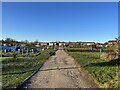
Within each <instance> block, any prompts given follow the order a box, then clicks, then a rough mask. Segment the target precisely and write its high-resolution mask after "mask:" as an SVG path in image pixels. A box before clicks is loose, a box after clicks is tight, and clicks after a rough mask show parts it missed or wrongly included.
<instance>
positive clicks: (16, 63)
mask: <svg viewBox="0 0 120 90" xmlns="http://www.w3.org/2000/svg"><path fill="white" fill-rule="evenodd" d="M52 52H54V50H52V49H48V50H45V51H42V52H41V53H36V54H34V53H33V54H32V53H31V55H30V56H29V55H28V56H27V57H17V58H13V57H9V58H4V59H2V60H0V62H2V83H3V88H13V87H16V86H17V85H18V84H20V83H21V82H22V81H23V80H24V79H25V78H27V77H28V76H29V75H31V74H32V73H33V72H34V71H35V70H36V69H37V68H38V67H39V66H40V65H42V64H43V63H44V61H45V60H47V59H48V58H49V57H50V53H52ZM31 56H32V57H31Z"/></svg>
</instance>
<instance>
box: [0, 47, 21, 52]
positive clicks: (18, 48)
mask: <svg viewBox="0 0 120 90" xmlns="http://www.w3.org/2000/svg"><path fill="white" fill-rule="evenodd" d="M0 50H3V51H5V52H11V51H20V52H21V51H22V49H21V48H20V47H18V46H0Z"/></svg>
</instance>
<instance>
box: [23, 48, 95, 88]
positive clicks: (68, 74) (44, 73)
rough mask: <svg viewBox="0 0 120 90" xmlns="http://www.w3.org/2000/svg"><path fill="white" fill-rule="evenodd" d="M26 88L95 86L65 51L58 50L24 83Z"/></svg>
mask: <svg viewBox="0 0 120 90" xmlns="http://www.w3.org/2000/svg"><path fill="white" fill-rule="evenodd" d="M25 87H26V88H96V87H97V85H96V84H94V82H93V81H92V80H91V79H90V78H89V77H88V75H87V74H85V73H84V72H83V71H82V70H81V68H80V67H79V66H78V65H76V64H75V62H74V59H73V58H71V57H70V56H69V55H68V54H67V53H66V52H65V51H63V50H58V51H57V52H56V55H55V56H52V57H50V58H49V59H48V60H47V61H46V62H45V64H44V65H43V67H42V68H41V69H40V70H39V71H38V73H37V74H35V75H34V76H33V77H32V78H31V79H30V80H29V81H28V82H27V83H26V85H25Z"/></svg>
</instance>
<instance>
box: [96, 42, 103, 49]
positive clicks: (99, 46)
mask: <svg viewBox="0 0 120 90" xmlns="http://www.w3.org/2000/svg"><path fill="white" fill-rule="evenodd" d="M103 45H104V44H102V43H96V48H102V47H103Z"/></svg>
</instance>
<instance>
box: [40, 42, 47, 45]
mask: <svg viewBox="0 0 120 90" xmlns="http://www.w3.org/2000/svg"><path fill="white" fill-rule="evenodd" d="M40 45H41V46H47V45H49V43H47V42H41V43H40Z"/></svg>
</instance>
